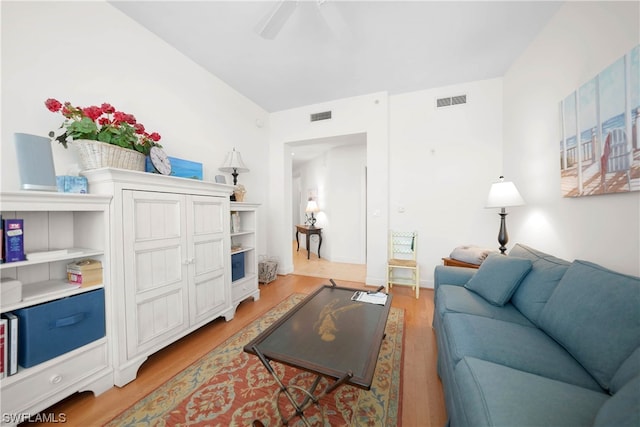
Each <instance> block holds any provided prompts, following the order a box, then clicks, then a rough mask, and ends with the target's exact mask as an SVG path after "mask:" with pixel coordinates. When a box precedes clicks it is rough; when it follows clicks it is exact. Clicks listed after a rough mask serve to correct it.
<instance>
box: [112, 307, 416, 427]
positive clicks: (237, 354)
mask: <svg viewBox="0 0 640 427" xmlns="http://www.w3.org/2000/svg"><path fill="white" fill-rule="evenodd" d="M304 297H305V295H302V294H293V295H291V296H290V297H288V298H287V299H286V300H284V301H283V302H281V303H280V304H278V305H277V306H276V307H274V308H272V309H271V310H269V311H268V312H267V313H266V314H264V315H262V316H260V317H259V318H258V319H256V320H254V321H253V322H252V323H251V324H249V325H248V326H247V327H245V328H244V329H242V330H241V331H239V332H237V333H236V334H235V335H233V336H232V337H231V338H229V339H228V340H226V341H225V342H224V343H222V344H221V345H220V346H218V347H216V348H215V349H213V350H212V351H211V352H209V353H208V354H207V355H205V356H204V357H203V358H201V359H200V360H198V361H197V362H195V363H194V364H193V365H191V366H189V367H188V368H187V369H185V370H184V371H182V372H180V373H179V374H178V375H176V376H175V377H173V378H172V379H170V380H169V381H167V382H166V383H165V384H163V385H162V386H161V387H159V388H158V389H156V390H154V391H153V392H152V393H150V394H149V395H148V396H146V397H145V398H144V399H142V400H140V401H139V402H137V403H136V404H134V405H133V406H132V407H131V408H129V409H128V410H126V411H125V412H123V413H122V414H120V415H119V416H117V417H116V418H115V419H113V420H111V422H109V423H108V424H107V426H109V427H116V426H117V427H122V426H212V427H214V426H221V427H222V426H225V427H226V426H251V425H252V423H253V420H260V421H261V422H262V423H263V424H264V425H265V426H267V427H269V426H278V425H281V424H282V423H281V419H280V415H279V414H278V408H277V407H276V405H279V407H280V408H281V410H282V412H283V414H284V415H285V416H287V415H289V414H291V412H290V411H291V409H290V404H289V403H288V400H287V399H286V397H285V396H284V395H283V394H280V396H279V398H278V395H279V393H278V390H279V389H278V386H277V384H276V382H275V380H274V379H273V377H272V376H271V375H270V374H269V373H268V372H267V370H266V369H265V367H264V366H263V365H262V363H261V362H260V360H259V359H258V358H257V357H256V356H253V355H250V354H247V353H245V352H244V351H243V346H244V345H245V344H246V343H248V342H249V341H251V340H252V339H253V338H254V337H256V336H257V335H258V334H259V333H260V332H262V331H263V330H265V329H266V328H267V327H268V326H269V325H271V324H272V323H273V322H274V321H276V320H277V319H278V318H280V317H281V316H282V315H283V314H284V313H286V312H287V311H288V310H289V309H291V308H292V307H293V306H294V305H295V304H297V303H298V302H300V301H302V299H304ZM385 332H386V337H385V339H384V342H383V345H382V347H381V349H380V355H379V357H378V363H377V365H376V371H375V375H374V381H373V385H372V387H371V390H369V391H366V390H362V389H360V388H357V387H353V386H349V385H343V386H341V387H339V388H338V389H337V390H335V391H334V392H333V393H331V394H330V395H328V396H325V397H324V398H323V399H321V400H320V402H319V404H318V405H314V406H312V407H311V408H309V409H308V411H306V412H305V416H306V417H307V419H308V420H309V421H310V422H311V424H312V425H314V426H318V425H321V426H327V427H329V426H331V427H335V426H400V425H401V420H400V418H399V417H400V416H401V415H402V414H401V398H402V386H401V379H402V357H403V356H402V350H403V340H404V311H403V310H402V309H398V308H392V309H391V312H390V313H389V318H388V320H387V327H386V330H385ZM272 365H273V366H274V367H275V369H276V371H277V372H278V374H279V375H280V378H283V377H284V380H283V382H284V383H285V384H288V385H296V386H303V387H305V388H306V386H308V385H309V384H311V383H312V382H313V379H314V378H315V376H314V375H311V374H309V373H306V372H304V371H301V370H297V369H294V368H291V367H289V366H286V365H283V364H279V363H273V362H272ZM327 384H328V381H327V380H326V379H322V381H321V382H320V386H319V387H318V390H323V387H325V386H326V385H327ZM289 425H292V426H302V425H304V424H303V422H302V420H301V419H300V418H298V417H296V418H295V419H293V420H292V421H291V422H290V423H289Z"/></svg>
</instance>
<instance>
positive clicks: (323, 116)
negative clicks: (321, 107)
mask: <svg viewBox="0 0 640 427" xmlns="http://www.w3.org/2000/svg"><path fill="white" fill-rule="evenodd" d="M330 118H331V111H323V112H322V113H314V114H311V121H312V122H317V121H319V120H329V119H330Z"/></svg>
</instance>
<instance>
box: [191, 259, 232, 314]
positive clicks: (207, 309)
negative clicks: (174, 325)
mask: <svg viewBox="0 0 640 427" xmlns="http://www.w3.org/2000/svg"><path fill="white" fill-rule="evenodd" d="M192 289H193V291H195V292H194V294H195V295H194V297H195V298H194V300H193V304H192V308H195V312H194V313H192V315H191V323H192V324H193V323H197V322H199V321H200V320H204V319H207V318H210V314H211V313H212V312H215V311H217V310H219V308H220V307H221V306H223V305H224V304H225V283H224V271H221V272H220V273H219V274H216V275H210V274H208V275H203V276H200V277H199V278H197V279H196V283H195V284H194V287H193V288H192Z"/></svg>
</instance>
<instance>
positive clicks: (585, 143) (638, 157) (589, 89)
mask: <svg viewBox="0 0 640 427" xmlns="http://www.w3.org/2000/svg"><path fill="white" fill-rule="evenodd" d="M560 112H561V131H562V137H561V140H560V174H561V180H560V186H561V191H562V196H563V197H581V196H592V195H597V194H608V193H624V192H629V191H640V142H639V141H638V133H639V132H640V129H639V127H640V45H638V46H636V47H634V48H633V49H631V51H630V52H629V53H627V54H626V55H625V56H623V57H622V58H620V59H618V60H617V61H615V62H614V63H613V64H611V65H609V66H608V67H607V68H605V69H604V70H603V71H601V72H600V73H599V74H598V75H597V76H595V77H594V78H593V79H591V80H589V81H588V82H586V83H585V84H583V85H582V86H580V87H579V88H578V89H576V90H575V91H574V92H572V93H571V94H569V95H568V96H567V97H566V98H565V99H563V100H562V101H561V102H560Z"/></svg>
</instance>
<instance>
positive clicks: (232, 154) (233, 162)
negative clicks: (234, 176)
mask: <svg viewBox="0 0 640 427" xmlns="http://www.w3.org/2000/svg"><path fill="white" fill-rule="evenodd" d="M220 170H221V171H222V172H228V173H233V172H235V173H241V172H249V168H247V167H246V166H245V164H244V162H243V161H242V156H241V155H240V152H239V151H236V149H235V148H234V149H233V151H229V152H228V153H227V158H226V159H225V160H224V163H223V164H222V166H220Z"/></svg>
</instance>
